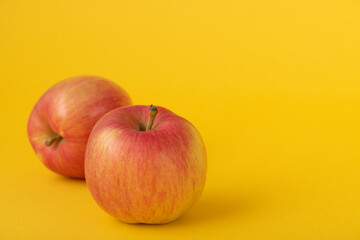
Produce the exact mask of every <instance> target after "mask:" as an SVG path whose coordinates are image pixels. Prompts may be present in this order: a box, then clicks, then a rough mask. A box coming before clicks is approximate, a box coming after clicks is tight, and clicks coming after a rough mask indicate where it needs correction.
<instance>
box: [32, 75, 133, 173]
mask: <svg viewBox="0 0 360 240" xmlns="http://www.w3.org/2000/svg"><path fill="white" fill-rule="evenodd" d="M130 104H131V100H130V97H129V95H128V94H127V93H126V92H125V91H124V90H123V89H122V88H121V87H119V86H118V85H116V84H115V83H113V82H110V81H108V80H106V79H104V78H101V77H95V76H79V77H73V78H69V79H66V80H64V81H61V82H59V83H57V84H55V85H54V86H52V87H51V88H50V89H49V90H48V91H46V92H45V93H44V95H43V96H42V97H41V98H40V99H39V100H38V102H37V103H36V105H35V107H34V108H33V110H32V112H31V115H30V118H29V121H28V128H27V129H28V137H29V140H30V143H31V145H32V147H33V148H34V150H35V153H36V154H37V156H38V157H39V158H40V160H41V162H42V163H43V164H44V165H45V166H46V167H48V168H49V169H50V170H52V171H54V172H56V173H58V174H61V175H64V176H68V177H75V178H84V177H85V174H84V158H85V150H86V144H87V141H88V138H89V135H90V132H91V130H92V128H93V127H94V125H95V123H96V122H97V121H98V120H99V119H100V118H101V117H102V116H103V115H104V114H105V113H107V112H109V111H110V110H113V109H115V108H118V107H122V106H127V105H130Z"/></svg>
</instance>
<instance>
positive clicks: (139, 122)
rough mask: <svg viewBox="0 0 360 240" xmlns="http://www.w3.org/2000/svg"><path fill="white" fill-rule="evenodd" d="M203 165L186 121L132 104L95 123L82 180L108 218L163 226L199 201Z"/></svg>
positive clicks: (198, 141)
mask: <svg viewBox="0 0 360 240" xmlns="http://www.w3.org/2000/svg"><path fill="white" fill-rule="evenodd" d="M157 112H158V114H157ZM156 114H157V115H156ZM155 116H157V117H156V118H155ZM152 126H153V127H152ZM206 166H207V161H206V150H205V146H204V143H203V140H202V138H201V136H200V134H199V132H198V131H197V130H196V128H195V127H194V126H193V125H192V124H191V123H190V122H188V121H187V120H185V119H184V118H182V117H180V116H178V115H176V114H174V113H172V112H171V111H169V110H167V109H165V108H162V107H158V108H156V107H154V106H151V107H150V112H149V106H139V105H134V106H129V107H124V108H117V109H115V110H112V111H111V112H109V113H107V114H106V115H104V116H103V117H102V118H101V119H100V120H99V121H98V122H97V123H96V125H95V127H94V128H93V131H92V132H91V135H90V138H89V142H88V147H87V150H86V155H85V179H86V182H87V185H88V187H89V189H90V192H91V194H92V196H93V198H94V199H95V201H96V202H97V203H98V204H99V205H100V207H101V208H102V209H103V210H105V211H106V212H107V213H109V214H110V215H112V216H114V217H116V218H118V219H120V220H121V221H123V222H126V223H147V224H162V223H168V222H171V221H173V220H175V219H177V218H179V217H180V216H182V215H183V214H184V213H185V212H186V211H187V210H189V208H190V207H191V206H192V205H193V204H194V203H195V202H196V201H197V200H198V199H199V197H200V195H201V193H202V191H203V189H204V185H205V179H206Z"/></svg>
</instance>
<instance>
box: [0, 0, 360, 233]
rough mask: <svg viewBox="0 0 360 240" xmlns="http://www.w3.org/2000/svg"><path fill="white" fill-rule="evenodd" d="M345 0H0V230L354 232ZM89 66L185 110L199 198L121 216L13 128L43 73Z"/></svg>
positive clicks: (356, 19) (358, 8) (351, 43)
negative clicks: (200, 167) (160, 215)
mask: <svg viewBox="0 0 360 240" xmlns="http://www.w3.org/2000/svg"><path fill="white" fill-rule="evenodd" d="M359 12H360V3H359V1H356V0H353V1H347V0H345V1H324V0H323V1H316V0H315V1H314V0H295V1H285V0H282V1H281V0H275V1H265V0H255V1H250V0H248V1H237V0H233V1H227V0H222V1H220V0H219V1H206V0H203V1H200V0H199V1H197V0H195V1H194V0H191V1H190V0H189V1H187V0H186V1H165V0H159V1H138V0H129V1H122V0H121V1H116V0H112V1H108V0H104V1H92V0H86V1H85V0H82V1H70V0H61V1H60V0H52V1H47V0H33V1H27V0H26V1H20V0H1V1H0V82H1V86H0V109H1V118H0V133H1V134H0V150H1V158H0V194H1V195H0V239H2V240H3V239H4V240H8V239H9V240H10V239H11V240H13V239H38V240H41V239H277V240H278V239H286V240H288V239H299V240H300V239H301V240H303V239H310V240H315V239H326V240H333V239H334V240H344V239H354V240H355V239H360V204H359V203H360V174H359V173H360V140H359V139H360V127H359V126H360V114H359V107H360V31H359V26H360V14H359ZM79 74H95V75H100V76H104V77H107V78H109V79H111V80H114V81H116V82H117V83H119V84H120V85H121V86H122V87H124V88H125V89H126V90H127V91H128V92H129V93H130V95H131V96H132V99H133V101H134V103H135V104H151V103H153V104H156V105H161V106H164V107H167V108H169V109H171V110H172V111H174V112H175V113H177V114H179V115H181V116H183V117H185V118H187V119H188V120H190V121H191V122H192V123H194V125H195V126H196V127H197V128H198V129H199V131H200V132H201V134H202V136H203V138H204V141H205V144H206V146H207V151H208V162H209V168H208V180H207V185H206V188H205V191H204V194H203V196H202V198H201V199H200V201H199V202H198V204H197V205H196V206H195V207H194V208H193V209H192V210H191V211H190V212H189V213H188V214H187V215H185V216H184V217H183V218H181V219H180V220H178V221H176V222H174V223H171V224H168V225H160V226H148V225H128V224H123V223H121V222H119V221H117V220H115V219H114V218H112V217H110V216H109V215H107V214H106V213H105V212H103V211H102V210H101V209H100V208H99V207H98V206H97V205H96V203H95V202H94V201H93V199H92V198H91V196H90V193H89V191H88V189H87V187H86V184H85V182H84V181H78V180H72V179H67V178H63V177H60V176H57V175H55V174H53V173H52V172H50V171H48V170H47V169H46V168H45V167H43V166H42V165H41V163H40V161H39V160H38V159H37V158H36V156H35V154H34V153H33V150H32V149H31V147H30V144H29V142H28V140H27V136H26V122H27V118H28V116H29V114H30V111H31V109H32V107H33V105H34V104H35V102H36V100H37V99H38V98H39V97H40V96H41V94H42V93H43V92H44V91H46V89H48V88H49V87H50V86H51V85H53V84H54V83H56V82H57V81H59V80H61V79H63V78H66V77H69V76H74V75H79Z"/></svg>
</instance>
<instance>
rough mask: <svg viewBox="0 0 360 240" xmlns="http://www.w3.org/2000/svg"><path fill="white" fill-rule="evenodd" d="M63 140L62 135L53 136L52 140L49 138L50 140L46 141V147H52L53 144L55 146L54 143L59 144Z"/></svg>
mask: <svg viewBox="0 0 360 240" xmlns="http://www.w3.org/2000/svg"><path fill="white" fill-rule="evenodd" d="M61 139H62V137H61V136H60V135H55V136H52V137H51V138H49V139H48V140H46V141H45V145H46V146H47V147H50V146H51V144H53V143H54V142H59V141H60V140H61Z"/></svg>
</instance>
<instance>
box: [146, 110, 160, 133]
mask: <svg viewBox="0 0 360 240" xmlns="http://www.w3.org/2000/svg"><path fill="white" fill-rule="evenodd" d="M157 113H158V110H157V107H155V106H154V105H151V106H150V111H149V119H148V122H147V125H146V130H145V131H150V130H151V128H152V125H153V123H154V120H155V117H156V114H157Z"/></svg>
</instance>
